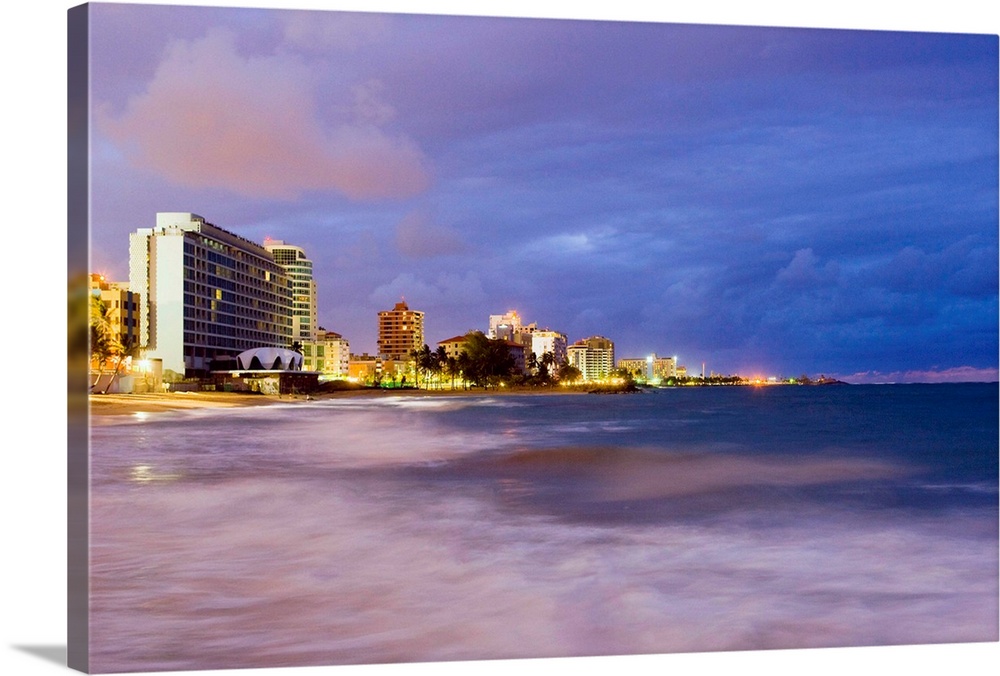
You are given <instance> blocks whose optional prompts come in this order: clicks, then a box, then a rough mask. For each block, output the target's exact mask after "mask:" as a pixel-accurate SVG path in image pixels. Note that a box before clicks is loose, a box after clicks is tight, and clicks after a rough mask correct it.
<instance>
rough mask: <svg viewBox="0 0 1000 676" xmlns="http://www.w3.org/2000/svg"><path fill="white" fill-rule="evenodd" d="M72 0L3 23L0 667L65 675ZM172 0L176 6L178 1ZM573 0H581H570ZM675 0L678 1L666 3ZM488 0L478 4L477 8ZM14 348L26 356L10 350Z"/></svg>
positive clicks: (745, 7) (859, 665)
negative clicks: (68, 124)
mask: <svg viewBox="0 0 1000 676" xmlns="http://www.w3.org/2000/svg"><path fill="white" fill-rule="evenodd" d="M74 4H76V3H72V2H60V1H58V0H35V1H34V2H19V3H9V4H8V5H6V6H5V10H6V11H5V15H4V18H3V21H2V24H3V28H2V31H3V35H2V40H0V49H2V50H3V59H2V61H0V68H2V69H3V78H2V79H0V87H3V96H2V98H0V101H2V103H0V115H2V116H3V122H4V124H3V125H2V127H0V128H2V130H3V139H4V142H3V145H2V146H0V162H2V164H0V167H2V168H3V170H4V172H3V173H4V176H5V180H4V183H3V188H4V189H3V193H2V194H3V196H4V204H3V207H4V212H5V213H6V214H7V215H6V216H5V217H4V218H3V221H2V222H3V225H4V226H5V228H4V229H5V233H6V234H5V235H4V236H3V239H4V244H5V249H6V260H7V261H8V268H7V271H6V273H5V275H4V281H5V282H6V289H7V292H6V294H4V303H3V312H2V318H3V319H2V322H0V341H2V343H0V346H2V348H3V351H2V354H3V355H4V356H5V359H4V372H3V375H4V377H3V379H2V380H0V397H2V404H3V406H2V407H0V411H2V413H0V415H2V418H0V421H2V423H3V431H2V435H0V439H2V440H0V453H2V457H3V463H2V465H0V477H2V491H0V492H2V499H3V524H4V528H3V533H2V540H0V543H2V544H0V561H2V564H0V565H2V568H0V572H2V575H0V580H2V585H3V587H2V591H0V609H2V610H0V613H2V618H3V625H2V637H0V674H14V675H18V676H20V675H22V674H24V675H26V676H30V675H32V674H56V673H65V671H66V667H65V666H63V660H64V659H65V657H64V655H65V646H66V629H65V626H66V611H65V605H66V593H65V588H66V566H65V561H66V545H65V541H66V518H65V515H66V497H65V486H66V469H65V467H66V441H65V439H66V434H65V420H66V413H65V412H66V406H65V393H64V392H63V391H62V388H63V385H62V383H63V382H64V380H63V375H62V374H63V367H64V364H65V358H64V356H63V355H65V336H66V330H65V318H64V316H65V311H64V308H65V307H66V306H65V305H64V298H65V289H66V274H65V260H66V255H65V251H66V236H65V232H66V198H65V194H66V188H65V186H66V103H65V102H66V96H65V91H66V12H67V10H68V9H69V8H70V7H72V6H73V5H74ZM163 4H167V3H166V2H165V0H164V3H163ZM169 4H211V5H228V6H264V7H276V8H298V9H343V10H368V11H371V10H377V11H406V12H425V13H445V14H456V13H476V14H483V15H494V16H498V15H504V16H542V17H571V18H595V19H625V20H658V21H671V22H687V23H725V24H741V25H774V26H814V27H832V28H869V29H870V28H877V29H891V30H919V31H934V32H975V33H990V34H993V35H996V34H997V33H998V28H997V26H998V21H997V16H998V11H997V9H996V8H995V5H994V6H991V5H990V4H989V3H987V2H982V0H976V1H966V0H961V1H954V0H952V1H949V2H940V3H933V6H932V5H931V3H922V6H921V7H919V8H918V7H917V6H916V5H915V4H911V3H902V2H894V3H890V2H877V1H874V0H873V1H869V2H857V1H854V0H851V1H842V2H837V3H823V4H824V5H827V6H826V7H821V8H817V7H814V6H812V5H813V3H798V4H792V3H789V5H790V6H786V5H785V3H782V2H774V1H771V0H757V1H756V2H752V3H750V2H716V1H711V0H702V1H700V2H697V3H686V4H685V6H683V7H669V8H666V9H651V8H649V7H647V6H646V5H647V2H645V1H642V0H615V2H609V3H594V2H578V3H573V5H572V7H573V9H572V10H571V11H570V10H567V9H565V8H564V7H560V5H559V4H558V3H556V2H554V1H552V0H544V1H543V0H535V1H534V2H522V1H519V0H517V1H507V2H498V1H496V0H488V1H487V0H481V1H480V2H477V3H461V2H446V1H433V2H428V1H424V0H421V1H419V2H416V1H412V2H409V3H406V2H381V1H378V0H370V1H369V2H347V1H340V0H327V1H325V2H323V1H317V0H298V1H291V2H290V1H288V0H259V1H256V2H234V1H232V0H230V1H226V0H214V1H211V0H206V1H205V2H200V3H198V2H190V1H187V2H185V1H180V2H176V1H175V2H172V3H169ZM566 4H567V5H569V3H566ZM661 4H666V3H661ZM467 6H471V7H474V8H475V11H474V12H473V11H471V10H469V9H467ZM12 357H13V358H12ZM998 667H1000V644H997V643H992V644H976V645H959V646H911V647H893V648H878V649H872V648H859V649H837V650H807V651H775V652H764V653H758V652H755V653H717V654H704V655H662V656H647V657H618V658H588V659H559V660H524V661H499V662H478V663H450V664H432V665H428V664H424V665H397V666H363V667H308V668H299V669H259V670H252V671H237V670H233V671H228V670H227V671H212V672H171V673H201V674H208V673H211V674H237V675H242V674H247V675H248V676H249V674H254V675H256V674H260V676H273V675H282V676H289V675H294V676H307V675H311V674H331V675H335V676H355V675H357V676H362V675H364V676H383V675H397V674H404V675H411V674H418V675H421V676H424V675H428V674H444V675H446V676H447V675H450V674H470V673H471V674H490V675H492V674H508V673H517V674H518V675H519V676H522V675H523V676H532V675H535V674H580V673H584V674H587V673H600V674H604V673H608V672H618V673H622V674H653V673H656V674H660V673H665V672H669V673H672V674H694V673H698V674H704V673H710V674H711V673H726V674H728V673H733V672H737V671H738V672H742V673H749V674H754V673H758V672H765V671H766V672H768V673H772V674H793V673H803V672H805V673H809V674H843V673H854V674H875V673H880V672H886V673H892V674H942V673H959V674H993V673H998V672H997V669H998Z"/></svg>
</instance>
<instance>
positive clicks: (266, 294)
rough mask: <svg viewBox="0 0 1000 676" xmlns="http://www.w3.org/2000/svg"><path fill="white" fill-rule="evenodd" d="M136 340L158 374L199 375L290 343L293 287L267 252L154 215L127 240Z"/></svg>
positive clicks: (188, 221) (217, 231) (176, 215)
mask: <svg viewBox="0 0 1000 676" xmlns="http://www.w3.org/2000/svg"><path fill="white" fill-rule="evenodd" d="M129 288H130V289H131V290H132V291H134V292H138V293H140V294H141V297H142V302H141V303H140V306H139V307H140V316H139V340H140V344H141V345H142V346H144V347H145V356H146V357H147V358H151V359H161V360H162V361H163V370H164V372H166V371H168V370H169V371H174V372H176V373H178V374H181V375H188V376H193V375H203V374H204V373H206V372H207V371H208V370H209V368H210V365H211V361H212V359H214V358H216V357H220V356H223V355H226V356H229V357H233V358H235V357H236V355H238V354H239V353H240V352H243V351H244V350H248V349H251V348H255V347H262V346H272V347H288V346H289V345H290V344H291V342H292V340H293V339H294V337H293V336H294V335H295V334H293V323H292V303H293V297H292V284H291V282H290V280H289V277H288V273H287V272H286V271H285V268H284V267H282V266H281V265H280V264H278V263H277V262H275V260H274V257H273V256H272V255H271V253H270V252H268V251H267V249H265V248H264V247H262V246H260V245H259V244H255V243H254V242H251V241H249V240H247V239H244V238H243V237H240V236H239V235H235V234H233V233H231V232H227V231H226V230H223V229H222V228H219V227H217V226H215V225H212V224H211V223H208V222H206V221H205V219H204V218H202V217H201V216H198V215H196V214H191V213H183V212H169V213H158V214H156V227H155V228H140V229H138V230H137V231H136V232H134V233H132V234H131V235H130V236H129Z"/></svg>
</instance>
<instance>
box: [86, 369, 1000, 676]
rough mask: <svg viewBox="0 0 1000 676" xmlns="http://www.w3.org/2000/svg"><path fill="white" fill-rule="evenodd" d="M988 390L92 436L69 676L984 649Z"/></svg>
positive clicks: (717, 392) (992, 605)
mask: <svg viewBox="0 0 1000 676" xmlns="http://www.w3.org/2000/svg"><path fill="white" fill-rule="evenodd" d="M998 438H1000V435H998V387H997V385H996V384H949V385H943V384H942V385H884V386H883V385H831V386H813V387H808V386H801V387H795V386H769V387H760V388H753V387H706V388H675V389H663V390H654V391H646V392H643V393H639V394H630V395H558V394H553V395H545V396H532V395H526V396H520V395H502V396H491V395H490V394H477V395H467V396H454V397H452V396H442V397H418V396H417V397H415V396H393V395H392V394H388V393H386V394H381V395H374V396H371V397H352V398H343V399H336V398H333V399H324V400H317V401H301V400H300V401H295V402H289V403H287V404H281V403H279V404H276V405H274V406H261V407H248V408H237V409H201V410H184V411H172V412H165V413H158V414H136V415H133V416H100V417H95V418H94V422H93V425H92V430H91V600H92V606H91V624H90V632H91V669H92V670H93V671H95V672H113V671H145V670H195V669H223V668H238V667H277V666H296V665H298V666H304V665H329V664H361V663H395V662H426V661H444V660H479V659H494V658H522V657H554V656H581V655H624V654H640V653H645V654H648V653H671V652H704V651H728V650H764V649H774V648H813V647H838V646H874V645H900V644H923V643H960V642H983V641H996V640H998V619H997V618H998V493H997V487H998V465H997V460H998Z"/></svg>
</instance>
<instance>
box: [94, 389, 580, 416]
mask: <svg viewBox="0 0 1000 676" xmlns="http://www.w3.org/2000/svg"><path fill="white" fill-rule="evenodd" d="M587 393H588V391H587V390H586V389H576V388H564V387H552V388H509V387H502V388H498V389H490V390H484V389H474V390H459V389H455V390H451V389H447V390H423V389H419V390H418V389H374V388H372V389H368V388H365V389H344V390H337V391H334V392H314V393H311V394H282V395H277V394H257V393H248V392H203V391H199V392H161V393H147V394H90V395H88V401H89V404H90V415H92V416H106V415H107V416H114V415H129V414H132V413H158V412H163V411H176V410H183V409H196V408H202V409H205V408H237V407H248V406H269V405H272V404H278V403H290V402H294V401H322V400H325V399H342V398H355V397H371V398H378V397H392V396H398V397H473V396H479V397H484V396H489V397H492V396H511V395H526V396H552V395H558V394H569V395H577V394H587Z"/></svg>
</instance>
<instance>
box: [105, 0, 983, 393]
mask: <svg viewBox="0 0 1000 676" xmlns="http://www.w3.org/2000/svg"><path fill="white" fill-rule="evenodd" d="M272 4H273V3H272ZM91 12H92V13H91V29H92V34H91V50H92V61H91V68H92V70H91V72H92V77H93V80H92V91H91V94H92V105H93V127H92V154H93V156H92V165H91V166H92V172H93V173H92V200H93V201H92V266H93V267H94V269H95V270H98V271H103V272H105V273H106V274H108V275H110V276H111V277H113V278H120V279H127V275H128V263H127V257H128V253H127V250H128V243H127V239H128V233H129V232H131V231H134V230H135V229H136V228H139V227H150V226H152V225H153V224H154V222H155V214H156V212H157V211H191V212H194V213H197V214H199V215H201V216H204V217H205V218H206V219H207V220H209V221H210V222H212V223H214V224H216V225H218V226H220V227H222V228H225V229H227V230H231V231H233V232H236V233H238V234H240V235H243V236H244V237H247V238H249V239H252V240H255V241H262V240H263V239H264V238H265V237H266V236H270V237H272V238H275V239H283V240H285V241H287V242H290V243H293V244H297V245H299V246H302V247H303V248H305V249H306V251H307V253H308V255H309V256H310V258H311V259H312V260H313V261H314V265H315V271H316V278H317V283H318V289H319V314H320V324H321V325H322V326H324V327H326V328H327V329H329V330H333V331H337V332H339V333H341V334H343V335H344V336H345V337H346V338H347V339H348V340H349V341H350V343H351V347H352V351H353V352H362V351H365V352H374V351H375V347H376V346H375V340H376V333H377V330H376V320H377V312H378V311H380V310H384V309H389V308H391V307H392V305H393V304H394V303H395V302H397V301H399V300H400V298H405V300H406V302H407V303H408V304H409V305H410V307H411V308H414V309H418V310H423V311H424V312H426V340H427V342H428V343H429V344H430V345H432V346H433V345H434V344H435V343H436V342H437V341H439V340H443V339H446V338H449V337H451V336H454V335H456V334H461V333H464V332H466V331H468V330H470V329H481V330H485V329H486V328H487V327H488V317H489V315H490V314H498V313H502V312H504V311H506V310H509V309H516V310H517V311H518V312H519V313H520V314H521V316H522V317H523V318H524V319H525V321H527V322H536V323H537V324H538V326H539V327H540V328H551V329H553V330H558V331H561V332H563V333H565V334H567V336H568V337H569V339H570V341H574V340H578V339H581V338H584V337H587V336H591V335H603V336H607V337H609V338H611V339H612V340H613V341H614V342H615V344H616V353H617V355H618V356H619V357H640V356H645V355H647V354H649V353H650V352H656V353H658V354H661V355H674V354H676V355H678V356H679V358H680V361H681V363H684V364H687V366H688V367H689V369H691V370H693V371H700V370H701V364H702V362H704V363H705V364H706V369H707V370H710V371H716V372H720V373H736V372H738V373H742V374H744V375H750V374H756V373H763V374H767V375H786V376H790V375H799V374H800V373H807V374H811V375H818V374H820V373H823V374H827V375H836V376H839V377H842V378H845V379H847V380H851V381H853V382H866V381H878V380H949V379H959V380H961V379H984V378H985V379H990V380H995V379H996V376H997V354H998V305H997V296H998V265H997V261H998V206H997V205H998V170H997V167H998V133H997V129H998V84H997V83H998V72H997V63H998V51H997V47H998V44H997V37H996V35H973V34H955V33H950V34H943V33H937V34H935V33H921V32H888V31H876V30H863V31H857V30H829V29H807V28H767V27H732V26H711V25H694V24H686V25H685V24H667V23H649V22H634V21H633V22H623V21H592V20H581V19H570V20H567V19H527V18H481V17H458V16H450V17H446V16H434V15H412V14H411V15H402V14H390V13H348V12H328V11H309V10H305V11H293V10H275V9H269V10H264V9H238V8H231V7H222V8H219V7H216V8H192V7H178V6H174V7H165V6H156V5H102V4H96V5H92V6H91Z"/></svg>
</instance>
